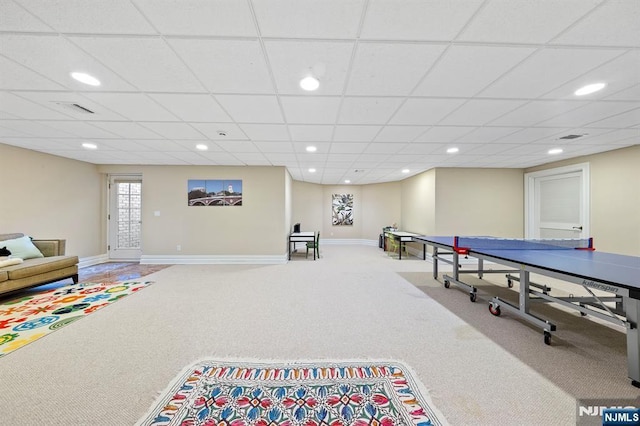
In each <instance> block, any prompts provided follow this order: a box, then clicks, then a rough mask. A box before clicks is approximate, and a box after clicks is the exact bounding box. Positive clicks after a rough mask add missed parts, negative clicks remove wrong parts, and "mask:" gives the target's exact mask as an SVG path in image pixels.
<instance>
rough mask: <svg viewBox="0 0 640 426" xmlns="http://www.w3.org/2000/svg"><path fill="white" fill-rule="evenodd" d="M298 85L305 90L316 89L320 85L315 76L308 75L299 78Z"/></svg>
mask: <svg viewBox="0 0 640 426" xmlns="http://www.w3.org/2000/svg"><path fill="white" fill-rule="evenodd" d="M300 87H302V88H303V89H304V90H307V91H313V90H317V89H318V87H320V81H318V79H317V78H315V77H312V76H308V77H305V78H303V79H302V80H300Z"/></svg>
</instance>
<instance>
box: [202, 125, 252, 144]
mask: <svg viewBox="0 0 640 426" xmlns="http://www.w3.org/2000/svg"><path fill="white" fill-rule="evenodd" d="M191 125H192V126H193V127H195V128H196V129H197V130H199V131H200V132H201V133H202V134H204V135H205V136H206V137H208V138H209V139H211V140H215V141H225V140H247V139H248V138H247V135H245V134H244V132H243V131H242V129H240V127H238V126H237V125H235V124H233V123H191ZM221 132H222V133H224V135H222V134H220V133H221Z"/></svg>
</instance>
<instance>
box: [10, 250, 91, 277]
mask: <svg viewBox="0 0 640 426" xmlns="http://www.w3.org/2000/svg"><path fill="white" fill-rule="evenodd" d="M77 263H78V256H52V257H42V258H38V259H28V260H25V261H24V263H21V264H20V265H14V266H7V267H6V268H4V270H5V271H6V272H7V274H8V275H9V279H11V280H17V279H20V278H26V277H31V276H34V275H38V274H43V273H45V272H49V271H52V270H56V269H63V268H66V267H69V266H74V265H76V264H77Z"/></svg>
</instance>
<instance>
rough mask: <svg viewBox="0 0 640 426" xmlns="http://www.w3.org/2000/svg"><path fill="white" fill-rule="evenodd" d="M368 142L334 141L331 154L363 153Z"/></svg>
mask: <svg viewBox="0 0 640 426" xmlns="http://www.w3.org/2000/svg"><path fill="white" fill-rule="evenodd" d="M367 145H369V144H368V143H361V142H334V143H332V144H331V151H330V152H331V154H361V153H363V152H364V151H365V148H366V147H367Z"/></svg>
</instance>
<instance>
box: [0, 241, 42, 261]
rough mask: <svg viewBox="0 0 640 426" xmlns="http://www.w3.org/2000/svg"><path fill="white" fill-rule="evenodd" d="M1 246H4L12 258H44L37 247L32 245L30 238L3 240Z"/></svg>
mask: <svg viewBox="0 0 640 426" xmlns="http://www.w3.org/2000/svg"><path fill="white" fill-rule="evenodd" d="M2 246H3V247H4V246H6V247H7V249H9V251H11V256H12V257H19V258H20V259H25V260H26V259H33V258H36V257H44V255H43V254H42V253H41V252H40V250H38V247H36V246H35V245H33V243H32V242H31V238H29V237H27V236H24V237H20V238H15V239H13V240H4V241H3V242H2Z"/></svg>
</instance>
